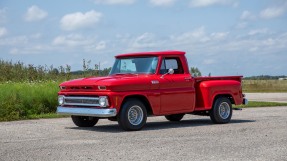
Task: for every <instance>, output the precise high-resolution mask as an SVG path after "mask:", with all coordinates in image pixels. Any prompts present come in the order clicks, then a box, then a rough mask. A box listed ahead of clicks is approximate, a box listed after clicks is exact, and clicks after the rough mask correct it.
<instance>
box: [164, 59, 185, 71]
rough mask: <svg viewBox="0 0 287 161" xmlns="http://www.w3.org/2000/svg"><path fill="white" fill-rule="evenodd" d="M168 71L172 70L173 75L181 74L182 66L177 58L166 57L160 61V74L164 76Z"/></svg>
mask: <svg viewBox="0 0 287 161" xmlns="http://www.w3.org/2000/svg"><path fill="white" fill-rule="evenodd" d="M168 69H173V70H174V74H183V68H182V64H181V61H180V59H179V58H177V57H176V58H174V57H170V58H169V57H167V58H164V59H163V60H162V63H161V67H160V74H165V73H167V72H168Z"/></svg>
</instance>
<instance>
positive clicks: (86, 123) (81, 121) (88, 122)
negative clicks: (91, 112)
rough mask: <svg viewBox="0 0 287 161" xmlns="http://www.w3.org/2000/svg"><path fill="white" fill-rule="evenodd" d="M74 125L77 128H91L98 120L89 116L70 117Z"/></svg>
mask: <svg viewBox="0 0 287 161" xmlns="http://www.w3.org/2000/svg"><path fill="white" fill-rule="evenodd" d="M71 117H72V120H73V122H74V124H75V125H77V126H79V127H93V126H95V125H96V124H97V123H98V121H99V119H98V118H96V117H89V116H71Z"/></svg>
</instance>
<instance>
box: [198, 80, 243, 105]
mask: <svg viewBox="0 0 287 161" xmlns="http://www.w3.org/2000/svg"><path fill="white" fill-rule="evenodd" d="M220 96H224V97H227V98H229V99H230V101H231V103H232V104H241V103H242V100H243V98H242V90H241V83H240V82H238V81H235V80H212V81H203V82H200V84H199V86H198V88H197V96H196V97H197V99H196V100H197V107H198V108H200V109H202V108H203V109H205V110H210V109H211V108H212V105H213V102H214V101H215V100H216V99H217V98H218V97H220Z"/></svg>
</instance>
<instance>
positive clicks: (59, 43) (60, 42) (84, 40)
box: [52, 34, 106, 52]
mask: <svg viewBox="0 0 287 161" xmlns="http://www.w3.org/2000/svg"><path fill="white" fill-rule="evenodd" d="M52 45H54V46H55V47H58V49H65V50H72V51H74V50H81V51H85V52H95V51H98V50H103V49H106V42H105V41H99V42H97V39H96V38H95V37H88V36H83V35H80V34H69V35H65V36H63V35H62V36H57V37H56V38H54V40H53V41H52Z"/></svg>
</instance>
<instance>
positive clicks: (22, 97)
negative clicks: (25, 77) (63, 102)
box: [0, 81, 59, 121]
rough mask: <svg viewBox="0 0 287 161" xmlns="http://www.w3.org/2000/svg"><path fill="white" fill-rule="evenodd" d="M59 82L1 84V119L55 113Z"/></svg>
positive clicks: (16, 118) (7, 119) (33, 116)
mask: <svg viewBox="0 0 287 161" xmlns="http://www.w3.org/2000/svg"><path fill="white" fill-rule="evenodd" d="M58 84H59V83H58V82H53V81H49V82H36V83H11V82H8V83H2V84H0V91H1V92H0V121H9V120H18V119H26V118H35V117H36V116H35V115H43V114H48V113H55V110H56V106H57V103H58V101H57V92H58V90H59V88H58Z"/></svg>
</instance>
